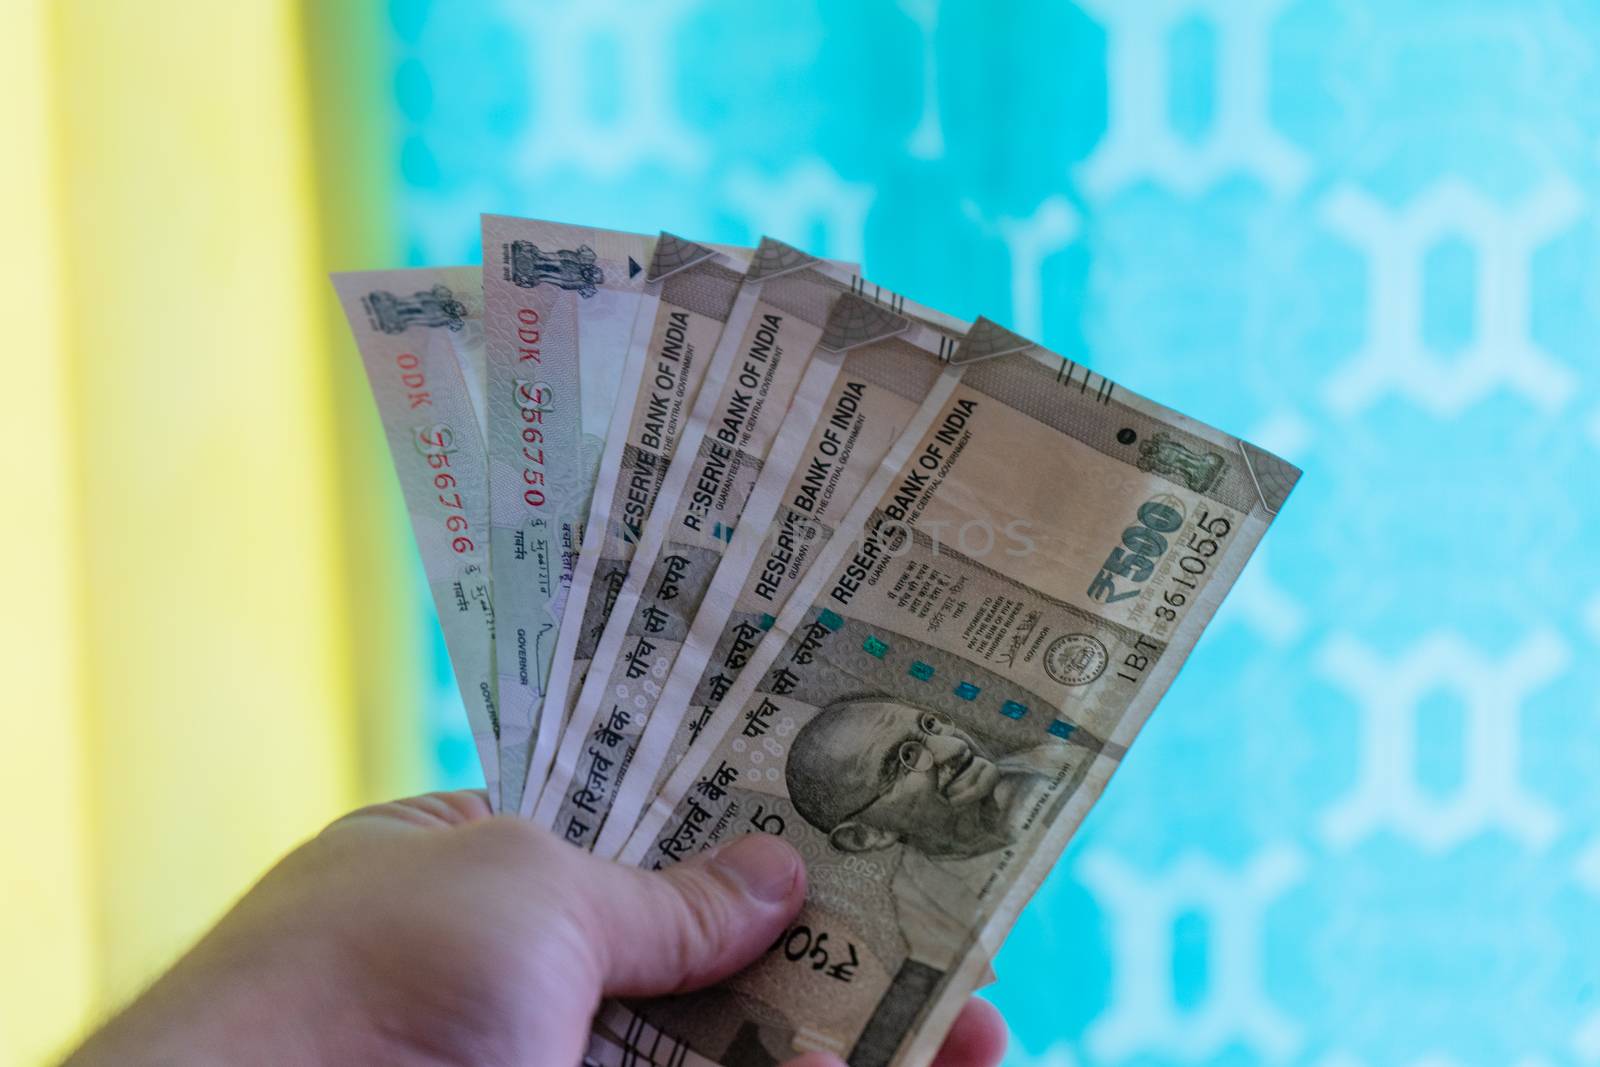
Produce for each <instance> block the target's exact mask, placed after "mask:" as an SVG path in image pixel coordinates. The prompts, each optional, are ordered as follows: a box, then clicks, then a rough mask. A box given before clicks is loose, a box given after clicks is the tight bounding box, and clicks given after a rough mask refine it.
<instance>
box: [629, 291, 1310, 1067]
mask: <svg viewBox="0 0 1600 1067" xmlns="http://www.w3.org/2000/svg"><path fill="white" fill-rule="evenodd" d="M953 363H954V364H955V365H956V366H957V367H958V368H959V377H957V376H956V375H950V376H948V377H941V379H940V380H939V382H937V383H936V384H935V385H934V387H933V389H932V391H931V392H930V394H929V396H928V399H927V400H926V401H925V402H924V403H923V405H922V406H921V407H920V408H919V410H918V412H917V414H916V416H915V417H914V418H913V420H912V421H911V423H910V425H909V427H908V429H907V431H906V432H905V433H904V434H903V435H902V436H901V437H900V438H899V440H897V441H896V443H895V444H894V446H893V447H892V448H891V449H890V452H889V454H888V456H887V458H886V459H885V460H884V461H883V462H882V463H881V464H880V465H879V467H878V469H877V471H876V472H875V474H874V476H873V478H872V480H871V481H870V482H869V484H868V485H867V487H866V488H865V489H864V490H863V492H862V493H861V496H860V498H859V499H858V501H857V502H856V505H855V506H854V507H853V508H851V510H850V512H849V514H848V516H847V517H846V518H845V520H844V521H843V522H842V523H841V524H840V525H839V528H838V530H837V531H836V533H835V535H834V536H833V537H832V538H831V539H830V540H829V541H828V542H827V544H826V546H825V547H824V549H823V551H822V552H821V553H820V554H819V557H818V559H817V561H816V562H815V564H814V565H813V566H812V567H811V569H810V571H809V572H808V573H807V575H806V576H805V578H804V579H803V580H802V581H801V582H800V583H799V585H798V587H797V588H796V589H795V591H794V593H793V594H792V595H791V597H790V598H789V601H788V603H787V605H786V606H785V607H784V609H783V610H782V611H781V612H780V613H779V614H778V618H777V619H776V621H775V622H774V623H773V625H772V627H771V629H770V630H769V631H768V633H767V634H766V635H765V636H764V638H763V639H762V641H761V643H760V644H759V645H758V646H757V648H756V650H755V652H754V653H753V655H752V658H751V660H750V662H749V664H748V665H747V666H746V667H745V669H744V670H743V672H742V673H741V674H740V676H739V678H738V680H737V682H736V683H735V684H734V686H733V688H732V689H731V690H730V691H729V692H728V693H727V695H726V696H725V697H724V699H723V700H722V702H721V703H720V704H719V705H718V706H717V708H716V710H715V711H714V712H713V714H712V717H711V720H710V722H709V723H708V724H707V725H706V726H705V727H704V734H705V737H704V739H703V741H702V743H700V744H699V745H697V746H696V749H695V751H696V752H697V753H698V754H699V755H698V757H697V758H694V759H690V760H688V761H686V762H685V763H684V764H683V765H682V766H680V767H678V768H677V769H676V770H675V771H674V773H673V774H672V775H671V777H670V778H669V779H668V781H667V783H666V785H665V787H664V789H663V793H662V796H661V797H660V798H659V800H658V802H657V803H653V804H652V805H651V806H650V807H649V809H648V810H647V811H646V813H645V816H644V818H643V819H642V820H641V822H640V825H639V827H638V829H637V830H636V831H635V832H634V834H633V835H632V836H631V837H630V839H629V840H628V842H627V844H626V847H625V849H624V851H623V854H622V858H623V860H624V861H626V862H629V863H633V864H637V865H641V866H645V867H664V866H668V865H671V864H673V863H676V862H678V861H680V860H681V859H683V858H685V857H687V856H689V855H692V854H694V853H696V852H699V851H701V850H703V849H706V848H709V847H711V846H713V845H716V844H719V843H721V842H724V841H727V840H728V839H730V838H732V837H734V836H737V835H741V834H745V833H759V832H765V833H773V834H777V835H780V836H782V837H784V838H785V839H786V840H788V841H790V842H791V843H793V844H794V845H795V846H796V847H797V848H799V850H800V851H801V853H802V854H803V855H804V856H805V858H806V865H807V871H808V875H809V891H808V896H807V901H806V904H805V907H804V909H803V910H802V912H801V914H800V915H799V916H798V918H797V919H796V920H795V922H794V924H793V925H792V926H791V927H790V928H789V930H787V931H786V932H785V933H784V935H783V936H782V937H781V938H780V939H779V940H778V942H777V944H776V945H774V946H773V948H772V949H771V950H770V951H769V952H768V953H767V955H766V956H764V957H763V958H762V959H761V960H759V961H758V962H757V963H756V964H754V965H753V966H751V967H750V968H748V969H747V970H745V971H744V972H741V973H740V974H738V975H736V976H734V977H733V978H731V979H729V980H728V981H727V982H725V983H723V984H722V985H720V986H718V987H715V988H713V989H709V990H705V991H702V992H698V993H692V994H687V995H684V996H679V997H673V998H663V999H658V1000H653V1001H648V1002H642V1003H638V1004H634V1005H631V1010H630V1008H624V1007H623V1006H621V1005H617V1004H608V1005H606V1006H605V1007H604V1008H603V1009H602V1020H603V1022H604V1024H605V1025H606V1026H608V1027H609V1029H610V1030H611V1031H612V1033H614V1034H622V1035H627V1036H628V1038H629V1042H630V1045H631V1046H633V1047H634V1048H635V1049H645V1048H648V1049H649V1050H650V1053H649V1054H650V1055H652V1056H653V1057H654V1058H656V1059H657V1061H658V1062H662V1063H666V1062H679V1060H678V1059H676V1058H674V1057H678V1056H680V1055H683V1056H686V1055H687V1053H688V1052H689V1051H692V1052H693V1053H694V1054H696V1055H698V1056H700V1057H704V1058H706V1059H708V1060H711V1061H713V1062H716V1063H719V1064H722V1065H723V1067H748V1065H754V1064H766V1063H771V1062H781V1061H783V1060H784V1059H785V1058H787V1057H789V1056H792V1055H794V1054H796V1053H798V1052H800V1051H804V1050H807V1049H824V1050H828V1051H831V1052H834V1053H837V1054H839V1055H842V1056H845V1057H846V1058H848V1060H849V1062H850V1063H851V1064H852V1065H853V1067H879V1065H888V1064H894V1065H897V1067H898V1065H910V1064H925V1063H927V1062H928V1061H929V1060H930V1059H931V1058H932V1055H933V1053H934V1051H935V1050H936V1048H937V1044H938V1042H939V1041H940V1040H941V1039H942V1037H943V1035H944V1033H945V1032H946V1030H947V1029H948V1027H949V1024H950V1022H951V1021H952V1019H953V1018H954V1015H955V1013H956V1011H957V1010H958V1009H959V1007H960V1005H961V1004H962V1003H963V1002H964V1000H965V998H966V996H967V995H968V994H969V993H970V991H971V990H972V989H973V988H974V986H975V985H976V984H977V982H978V981H979V979H980V977H981V976H982V974H983V970H984V968H985V966H986V965H987V962H988V960H989V959H990V957H991V956H992V955H993V953H994V952H995V951H996V950H997V949H998V947H999V945H1000V942H1001V940H1002V939H1003V937H1004V935H1005V933H1006V931H1007V930H1008V929H1009V928H1010V926H1011V925H1012V923H1013V922H1014V921H1015V918H1016V916H1017V913H1018V911H1019V910H1020V909H1021V907H1022V905H1023V903H1024V902H1025V901H1026V900H1027V899H1028V897H1029V896H1031V895H1032V893H1033V892H1034V890H1035V889H1037V887H1038V885H1039V883H1040V882H1041V880H1042V879H1043V878H1044V876H1045V874H1046V873H1047V872H1048V870H1049V869H1050V867H1051V866H1052V865H1053V863H1054V862H1055V860H1056V859H1057V857H1058V856H1059V855H1060V853H1061V850H1062V848H1063V847H1064V846H1065V844H1066V842H1067V840H1068V838H1069V837H1070V836H1071V834H1072V833H1073V832H1074V830H1075V829H1076V828H1077V826H1078V825H1079V823H1080V822H1081V820H1082V818H1083V816H1084V814H1085V813H1086V812H1087V811H1088V809H1089V807H1090V806H1091V805H1092V804H1093V802H1094V801H1095V799H1096V798H1097V797H1098V796H1099V795H1100V793H1101V791H1102V790H1103V788H1104V786H1105V784H1106V781H1107V780H1108V778H1109V777H1110V775H1111V773H1112V772H1113V771H1114V769H1115V768H1116V767H1117V765H1118V763H1119V761H1120V760H1121V758H1122V756H1123V754H1124V753H1125V752H1126V751H1127V746H1128V745H1129V744H1130V743H1131V742H1132V740H1133V738H1134V736H1135V735H1136V734H1137V732H1138V730H1139V728H1140V727H1141V726H1142V724H1143V723H1144V721H1145V719H1146V717H1147V716H1148V715H1149V713H1150V711H1151V709H1152V708H1153V707H1154V705H1155V703H1156V700H1157V699H1158V698H1159V696H1160V695H1161V694H1162V692H1164V691H1165V689H1166V688H1167V686H1168V685H1169V684H1170V683H1171V681H1172V678H1173V676H1174V675H1175V674H1176V672H1177V670H1178V668H1179V666H1180V665H1181V664H1182V662H1183V660H1184V659H1185V657H1186V656H1187V655H1188V654H1189V652H1190V650H1191V649H1192V648H1193V646H1194V643H1195V640H1196V639H1197V638H1198V636H1199V634H1200V632H1201V630H1202V629H1203V628H1204V626H1205V625H1206V623H1207V622H1208V621H1209V619H1210V618H1211V616H1212V614H1213V613H1214V611H1215V610H1216V607H1217V605H1218V604H1219V603H1220V601H1221V599H1222V597H1223V596H1224V595H1225V593H1226V592H1227V590H1228V588H1229V587H1230V586H1231V585H1232V583H1233V581H1234V579H1235V578H1236V577H1237V575H1238V574H1239V571H1240V568H1241V567H1242V566H1243V565H1244V562H1245V560H1246V559H1247V558H1248V556H1249V555H1250V553H1251V551H1252V550H1253V549H1254V547H1255V545H1256V543H1257V541H1258V540H1259V539H1260V537H1261V536H1262V534H1263V533H1264V532H1265V530H1266V528H1267V526H1268V525H1269V524H1270V523H1271V521H1272V519H1273V517H1274V516H1275V515H1276V513H1277V512H1278V510H1279V508H1280V507H1281V505H1282V504H1283V502H1284V500H1285V499H1286V498H1287V496H1288V494H1289V492H1290V490H1291V489H1292V487H1293V485H1294V483H1295V481H1296V480H1297V479H1298V477H1299V472H1298V471H1297V470H1296V469H1295V468H1293V467H1292V466H1290V465H1289V464H1287V463H1285V462H1283V461H1282V460H1280V459H1278V458H1277V457H1275V456H1273V455H1271V454H1269V453H1266V452H1264V451H1262V450H1260V449H1257V448H1254V447H1253V446H1251V445H1248V444H1246V443H1244V442H1241V441H1239V440H1237V439H1235V438H1233V437H1230V436H1228V435H1226V434H1223V433H1221V432H1219V431H1216V430H1214V429H1212V428H1210V427H1207V426H1204V425H1202V424H1199V423H1197V422H1194V421H1193V420H1190V419H1187V418H1185V417H1183V416H1181V415H1179V414H1177V413H1175V412H1172V411H1169V410H1167V409H1165V408H1162V407H1160V406H1159V405H1156V404H1153V403H1151V402H1149V401H1146V400H1144V399H1143V398H1141V397H1138V396H1135V395H1131V394H1128V393H1126V392H1125V391H1123V390H1120V389H1118V388H1116V387H1115V386H1114V385H1113V384H1112V383H1111V382H1109V381H1106V380H1104V379H1101V378H1097V377H1095V376H1094V375H1091V374H1090V373H1088V372H1087V371H1086V370H1084V369H1083V368H1080V367H1077V366H1076V365H1074V364H1072V363H1070V362H1068V361H1066V360H1063V359H1061V358H1060V357H1059V356H1056V355H1054V354H1052V353H1049V352H1047V351H1045V350H1043V349H1041V348H1039V347H1038V346H1035V345H1033V344H1031V343H1030V342H1028V341H1026V340H1024V339H1023V338H1020V337H1018V336H1016V335H1015V334H1012V333H1010V332H1008V331H1006V330H1004V329H1002V328H1000V327H998V326H996V325H994V324H993V323H990V322H988V321H986V320H983V321H980V322H979V323H978V324H977V325H976V326H974V327H973V329H972V330H971V331H969V333H968V334H967V336H966V338H965V339H964V340H963V342H962V344H961V346H960V348H959V349H958V350H957V352H956V355H955V357H954V359H953Z"/></svg>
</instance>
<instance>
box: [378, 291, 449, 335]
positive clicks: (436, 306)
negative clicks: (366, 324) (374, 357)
mask: <svg viewBox="0 0 1600 1067" xmlns="http://www.w3.org/2000/svg"><path fill="white" fill-rule="evenodd" d="M365 303H366V305H367V314H368V315H370V316H371V317H372V324H373V325H374V326H376V327H377V328H378V329H380V330H382V331H383V332H384V333H405V332H406V331H407V330H409V329H410V328H411V327H413V326H443V327H444V328H445V329H447V330H459V329H461V327H462V326H463V325H465V323H466V321H467V305H465V304H463V303H462V302H461V301H459V300H457V299H456V295H455V294H454V293H452V292H451V291H450V289H449V287H448V286H444V285H436V286H434V287H433V288H432V289H422V290H419V291H417V292H415V293H412V294H411V298H410V299H409V300H408V299H406V298H405V297H400V296H395V295H394V294H393V293H390V292H385V291H383V290H381V289H380V290H378V291H377V292H373V293H368V294H367V299H366V301H365Z"/></svg>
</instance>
